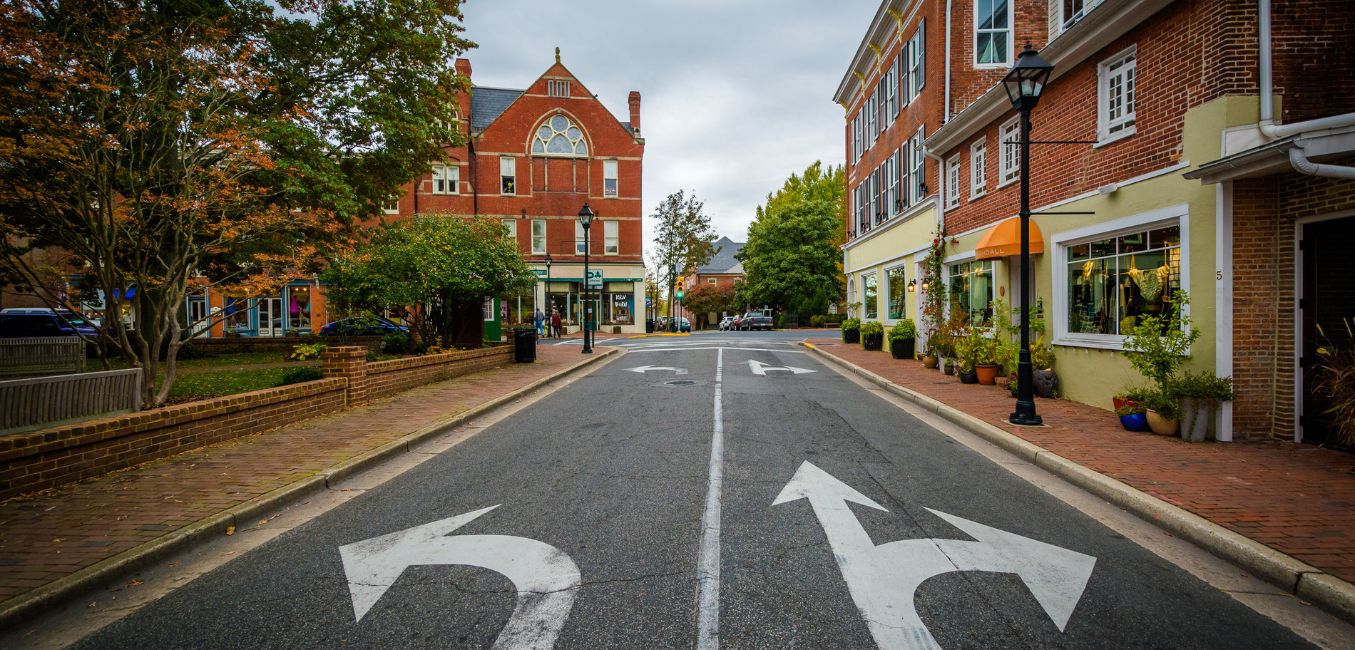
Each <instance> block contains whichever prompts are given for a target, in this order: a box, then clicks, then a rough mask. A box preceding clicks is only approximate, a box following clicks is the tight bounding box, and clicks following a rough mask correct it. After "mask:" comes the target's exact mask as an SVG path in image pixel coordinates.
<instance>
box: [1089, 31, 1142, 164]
mask: <svg viewBox="0 0 1355 650" xmlns="http://www.w3.org/2000/svg"><path fill="white" fill-rule="evenodd" d="M1136 58H1137V57H1136V48H1134V47H1130V48H1129V49H1128V50H1125V51H1123V52H1121V53H1119V54H1117V55H1115V57H1114V58H1111V59H1109V60H1107V61H1105V62H1104V63H1102V64H1101V65H1099V66H1097V69H1096V81H1097V92H1096V95H1097V101H1096V117H1097V120H1096V122H1097V134H1096V135H1097V139H1098V140H1100V141H1101V142H1103V143H1104V142H1106V141H1109V140H1117V139H1119V138H1123V137H1127V136H1129V135H1132V134H1133V133H1134V85H1135V74H1134V68H1135V63H1136Z"/></svg>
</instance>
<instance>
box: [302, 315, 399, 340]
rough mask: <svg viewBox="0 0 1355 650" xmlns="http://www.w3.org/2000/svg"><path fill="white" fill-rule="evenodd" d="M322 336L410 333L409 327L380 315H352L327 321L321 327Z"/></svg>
mask: <svg viewBox="0 0 1355 650" xmlns="http://www.w3.org/2000/svg"><path fill="white" fill-rule="evenodd" d="M320 334H321V335H322V336H340V335H342V336H382V335H385V334H409V328H408V327H405V326H404V325H397V324H395V323H392V322H390V321H388V320H386V319H384V318H381V317H380V316H352V317H349V318H341V319H339V320H336V321H333V322H330V323H325V326H324V327H321V328H320Z"/></svg>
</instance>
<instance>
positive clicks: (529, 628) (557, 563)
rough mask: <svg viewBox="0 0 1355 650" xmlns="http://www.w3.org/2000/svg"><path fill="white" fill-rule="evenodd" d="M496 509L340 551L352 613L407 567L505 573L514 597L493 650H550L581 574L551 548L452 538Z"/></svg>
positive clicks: (491, 538) (520, 541) (365, 607)
mask: <svg viewBox="0 0 1355 650" xmlns="http://www.w3.org/2000/svg"><path fill="white" fill-rule="evenodd" d="M497 507H499V506H491V507H488V508H485V509H483V510H476V511H474V512H468V513H466V514H463V515H458V516H455V517H451V518H448V519H442V520H439V521H435V522H432V523H428V524H424V525H422V526H415V527H413V528H407V529H405V530H402V531H399V532H395V533H390V534H388V535H381V536H380V537H373V538H371V539H367V540H363V541H361V542H355V543H353V544H346V545H344V546H340V547H339V555H340V556H341V557H342V558H343V570H344V573H345V574H346V575H347V577H348V591H349V593H350V594H351V595H352V598H353V615H354V616H355V617H356V618H357V620H358V621H362V617H363V616H366V615H367V612H369V611H371V609H372V606H373V605H375V604H376V602H377V601H378V600H380V599H381V596H382V594H385V593H386V590H388V589H390V587H391V585H393V584H395V581H396V579H398V578H399V577H400V574H401V573H404V571H405V568H406V567H411V566H418V565H425V564H461V565H467V566H475V567H480V568H484V569H489V570H490V571H495V572H497V573H501V574H503V575H504V576H505V577H507V578H508V579H509V580H511V581H512V582H513V588H514V589H516V590H517V594H518V597H517V604H516V605H515V606H514V607H513V614H512V615H511V616H509V617H508V623H507V624H506V625H504V627H503V630H502V631H501V632H499V638H498V639H497V640H495V642H494V647H495V648H503V649H508V648H513V649H516V648H532V649H537V648H540V649H543V650H544V649H545V648H551V647H554V646H555V639H556V637H557V636H559V634H560V629H561V628H563V627H564V625H565V619H566V618H568V617H569V610H570V608H572V607H573V606H574V595H575V594H576V593H577V592H578V587H579V580H580V575H579V568H578V567H577V566H575V564H574V561H573V560H571V559H570V558H569V556H568V555H565V554H564V553H562V552H561V551H560V550H559V549H557V548H555V547H554V546H551V545H549V544H545V543H542V542H538V541H536V540H534V539H527V538H526V537H510V536H507V535H455V536H451V535H450V533H451V532H452V531H454V530H456V529H458V528H460V527H462V526H465V525H466V524H468V523H470V522H472V521H474V520H475V519H476V518H478V517H479V516H480V515H483V514H485V513H487V512H489V511H490V510H493V509H494V508H497Z"/></svg>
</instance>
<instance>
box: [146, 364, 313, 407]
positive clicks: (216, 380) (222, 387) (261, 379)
mask: <svg viewBox="0 0 1355 650" xmlns="http://www.w3.org/2000/svg"><path fill="white" fill-rule="evenodd" d="M288 370H291V368H256V369H251V370H221V371H217V372H195V373H191V374H179V375H176V376H175V378H174V386H173V387H171V388H170V389H169V401H171V402H191V401H193V400H200V399H208V398H211V397H221V396H222V395H234V394H236V393H248V392H249V391H252V390H261V389H264V388H273V387H274V386H277V385H278V382H279V381H282V375H283V374H284V373H286V372H287V371H288Z"/></svg>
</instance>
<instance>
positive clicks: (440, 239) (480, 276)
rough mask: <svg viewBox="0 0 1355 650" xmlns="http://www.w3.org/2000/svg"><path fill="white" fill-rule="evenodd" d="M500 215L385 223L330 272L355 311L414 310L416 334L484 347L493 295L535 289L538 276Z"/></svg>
mask: <svg viewBox="0 0 1355 650" xmlns="http://www.w3.org/2000/svg"><path fill="white" fill-rule="evenodd" d="M505 234H506V232H505V230H504V228H503V226H502V225H500V224H499V223H498V222H497V221H491V220H479V219H476V220H467V219H464V218H462V217H457V216H454V215H429V216H420V218H419V219H417V220H415V221H412V222H399V223H396V224H392V225H388V226H383V227H381V228H378V229H376V230H374V231H372V233H371V237H370V238H369V239H368V240H367V241H366V242H365V243H363V244H361V245H359V246H358V247H357V249H356V250H355V251H354V252H353V253H351V254H349V255H345V256H344V257H342V258H340V259H338V260H336V261H335V262H334V264H333V265H332V266H330V268H329V269H328V270H326V271H325V273H324V275H323V277H324V279H325V280H326V281H328V282H329V283H330V284H331V287H330V292H329V296H330V299H331V300H333V301H335V302H336V303H337V304H338V305H339V306H340V307H341V308H347V309H350V310H354V309H356V310H363V309H365V310H378V309H407V310H408V311H407V316H408V318H409V320H410V322H411V323H412V330H413V333H414V335H415V336H416V337H417V338H419V339H420V340H422V341H424V342H425V343H429V342H432V341H433V340H434V339H435V338H438V337H441V338H442V340H443V341H445V342H447V343H448V344H450V345H455V346H457V347H462V348H467V347H479V345H480V342H481V339H482V337H483V336H484V330H483V327H484V318H483V315H482V312H481V306H482V305H483V303H484V299H485V298H486V297H489V296H504V295H507V294H510V293H519V292H525V291H529V290H530V289H531V287H532V284H533V283H534V282H535V281H536V276H534V275H532V272H531V270H529V269H528V268H527V264H526V263H525V262H523V260H522V255H521V254H519V253H518V250H517V246H515V245H514V244H513V242H511V241H508V240H507V239H506V238H505Z"/></svg>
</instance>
